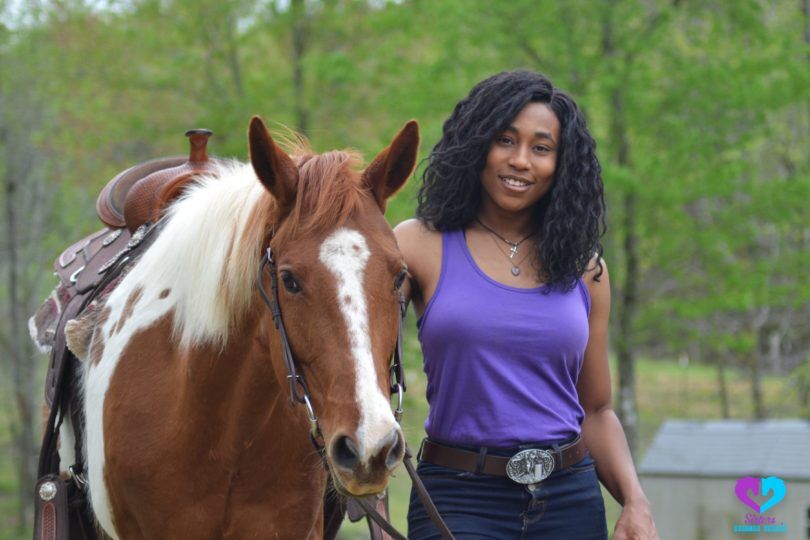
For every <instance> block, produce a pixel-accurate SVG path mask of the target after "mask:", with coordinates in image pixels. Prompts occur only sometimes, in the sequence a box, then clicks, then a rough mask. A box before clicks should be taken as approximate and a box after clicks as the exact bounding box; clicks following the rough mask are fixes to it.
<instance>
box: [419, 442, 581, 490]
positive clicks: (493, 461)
mask: <svg viewBox="0 0 810 540" xmlns="http://www.w3.org/2000/svg"><path fill="white" fill-rule="evenodd" d="M587 453H588V449H587V448H586V447H585V441H583V440H582V437H577V438H576V440H574V441H573V442H571V443H569V444H567V445H565V446H560V447H557V448H554V447H552V448H549V449H540V448H529V449H526V450H521V451H519V452H516V453H515V454H514V455H512V456H498V455H494V454H490V453H488V452H487V449H486V448H481V450H480V451H479V452H474V451H471V450H465V449H463V448H456V447H453V446H446V445H444V444H440V443H437V442H435V441H431V440H430V439H425V440H424V441H422V448H421V449H420V451H419V456H418V457H419V459H420V460H422V461H426V462H428V463H433V464H434V465H440V466H442V467H449V468H451V469H459V470H462V471H467V472H472V473H476V474H489V475H492V476H508V477H509V478H511V479H512V480H514V481H515V482H518V483H520V484H532V483H537V482H540V481H542V480H543V479H545V478H546V477H548V475H550V474H551V473H553V472H556V471H559V470H561V469H565V468H566V467H570V466H572V465H575V464H576V463H579V462H580V461H581V460H582V458H584V457H585V455H586V454H587Z"/></svg>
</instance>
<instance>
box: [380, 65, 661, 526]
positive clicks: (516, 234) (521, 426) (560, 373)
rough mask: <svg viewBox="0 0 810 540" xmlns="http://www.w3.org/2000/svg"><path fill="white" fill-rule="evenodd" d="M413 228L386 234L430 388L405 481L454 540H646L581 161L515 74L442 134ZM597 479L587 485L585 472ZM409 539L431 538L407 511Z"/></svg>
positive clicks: (470, 102) (588, 171) (549, 93)
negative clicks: (618, 508) (608, 499)
mask: <svg viewBox="0 0 810 540" xmlns="http://www.w3.org/2000/svg"><path fill="white" fill-rule="evenodd" d="M416 215H417V219H412V220H408V221H405V222H403V223H401V224H400V225H398V226H397V228H396V230H395V233H396V235H397V239H398V242H399V245H400V248H401V250H402V253H403V255H404V257H405V261H406V263H407V265H408V268H409V272H410V280H409V281H408V284H407V286H406V293H407V294H408V297H409V299H410V300H412V301H413V303H414V307H415V310H416V313H417V316H418V317H419V321H418V327H419V338H420V341H421V343H422V349H423V353H424V362H425V364H424V368H425V372H426V374H427V379H428V386H427V398H428V401H429V403H430V414H429V416H428V419H427V421H426V423H425V430H426V432H427V434H428V439H426V441H425V442H424V444H423V446H422V449H421V452H420V462H419V469H418V470H419V472H420V476H421V477H422V479H423V480H424V482H425V484H426V486H427V488H428V490H429V491H430V493H431V496H432V497H433V499H434V502H435V503H436V505H437V507H438V509H439V511H440V513H441V514H442V517H443V518H444V520H445V521H446V522H447V524H448V526H449V527H450V529H451V530H452V531H453V532H454V534H456V535H457V536H458V537H459V538H499V539H504V538H553V539H568V538H571V539H580V538H582V539H585V538H607V529H606V524H605V515H604V502H603V500H602V495H601V491H600V489H599V483H598V481H597V475H598V480H601V482H602V483H603V484H604V485H605V486H606V487H607V489H608V490H609V491H610V493H611V494H612V495H613V497H614V498H615V499H616V500H617V501H618V502H619V503H620V504H622V505H623V507H624V509H623V511H622V514H621V517H620V518H619V520H618V522H617V524H616V529H615V533H614V536H613V538H614V539H627V538H643V539H651V538H657V534H656V532H655V526H654V524H653V521H652V514H651V512H650V506H649V502H648V501H647V499H646V497H645V495H644V493H643V492H642V489H641V486H640V484H639V482H638V478H637V476H636V472H635V469H634V467H633V461H632V459H631V457H630V452H629V450H628V446H627V441H626V439H625V436H624V432H623V431H622V427H621V425H620V423H619V421H618V419H617V417H616V415H615V414H614V412H613V410H612V409H611V395H610V394H611V391H610V373H609V368H608V360H607V326H608V314H609V310H610V285H609V281H608V273H607V267H606V265H605V262H604V260H602V258H601V253H602V246H601V244H600V240H599V239H600V236H601V235H602V234H603V233H604V228H605V227H604V199H603V194H602V179H601V173H600V167H599V162H598V161H597V159H596V155H595V143H594V141H593V139H592V137H591V136H590V134H589V133H588V130H587V128H586V126H585V120H584V117H583V115H582V113H581V111H580V110H579V108H578V107H577V105H576V103H574V101H573V100H572V99H571V98H570V97H569V96H568V95H566V94H565V93H563V92H561V91H560V90H558V89H556V88H554V87H553V86H552V84H551V83H550V82H549V81H548V79H546V78H545V77H544V76H542V75H540V74H537V73H534V72H530V71H512V72H505V73H500V74H497V75H494V76H492V77H490V78H488V79H486V80H484V81H482V82H480V83H479V84H478V85H476V86H475V87H474V88H473V89H472V91H471V92H470V95H469V96H468V97H467V98H465V99H463V100H462V101H460V102H459V103H458V104H457V105H456V108H455V110H454V111H453V113H452V115H451V116H450V118H449V119H448V120H447V121H446V122H445V124H444V130H443V135H442V138H441V140H440V141H439V142H438V144H437V145H436V146H435V147H434V149H433V151H432V153H431V155H430V157H429V159H428V166H427V168H426V170H425V172H424V176H423V185H422V186H421V188H420V191H419V204H418V208H417V212H416ZM594 467H595V468H594ZM408 525H409V538H412V539H422V538H439V535H438V532H437V530H436V528H435V527H434V526H433V524H432V522H431V521H430V520H429V518H428V517H427V514H426V512H425V510H424V508H423V507H422V505H421V504H420V502H419V500H418V498H417V497H416V496H415V494H413V493H412V495H411V507H410V511H409V514H408Z"/></svg>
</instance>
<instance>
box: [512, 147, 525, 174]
mask: <svg viewBox="0 0 810 540" xmlns="http://www.w3.org/2000/svg"><path fill="white" fill-rule="evenodd" d="M509 165H511V166H512V167H514V168H515V169H516V170H519V171H522V170H526V169H528V168H529V154H528V149H526V148H522V147H516V148H515V149H514V151H513V152H512V154H511V155H510V156H509Z"/></svg>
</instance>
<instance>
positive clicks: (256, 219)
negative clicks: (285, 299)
mask: <svg viewBox="0 0 810 540" xmlns="http://www.w3.org/2000/svg"><path fill="white" fill-rule="evenodd" d="M292 157H293V159H294V161H295V162H296V164H297V165H298V171H299V180H298V191H297V197H296V202H295V205H294V207H293V209H292V210H291V211H290V213H289V214H288V216H287V217H286V218H285V225H284V236H285V237H286V236H289V235H296V236H299V235H307V234H313V233H317V232H318V231H321V230H326V229H332V228H335V227H337V226H339V225H340V224H342V223H343V222H345V221H346V219H347V218H348V217H349V216H350V215H351V214H352V213H354V212H355V211H356V210H357V209H358V208H359V206H360V203H361V200H362V199H363V197H364V196H365V195H364V189H363V188H362V186H361V182H360V174H359V173H358V172H357V170H356V166H357V164H358V163H359V162H360V158H359V156H358V154H356V153H354V152H349V151H333V152H327V153H325V154H320V155H318V154H313V153H312V151H311V150H309V149H308V148H307V147H306V146H304V145H300V146H299V147H298V148H296V149H295V151H294V152H293V155H292ZM278 213H279V212H278V209H277V205H276V201H275V199H274V198H273V197H272V196H271V195H270V193H269V192H268V191H267V189H266V188H265V187H264V186H263V185H262V184H261V182H259V180H258V179H257V178H256V174H255V172H254V171H253V168H252V166H251V165H250V164H244V163H239V162H236V161H222V160H220V161H219V162H218V163H217V164H216V168H215V170H214V171H213V172H212V173H211V174H209V175H205V176H201V177H198V178H195V179H194V180H193V181H191V182H190V183H189V185H188V186H187V187H186V188H185V191H184V194H183V195H182V196H181V197H180V198H179V199H177V201H176V202H174V203H172V204H171V206H170V207H169V209H168V210H167V214H166V217H165V218H164V219H165V220H166V224H165V226H164V228H163V231H162V232H161V234H160V236H159V237H158V238H157V239H156V240H155V243H154V244H153V245H152V246H151V247H150V248H149V249H148V250H147V252H146V253H145V254H144V255H143V257H142V259H141V261H140V262H139V263H138V274H140V275H141V276H143V279H144V280H148V285H149V286H150V287H153V286H154V287H155V288H159V290H166V289H169V290H170V291H171V296H170V299H171V300H172V301H173V302H174V332H175V335H176V336H177V337H178V338H179V341H180V344H181V346H182V347H188V346H191V345H197V344H203V343H206V344H214V345H218V346H220V347H221V346H224V345H225V343H226V342H227V340H228V336H229V334H230V333H231V332H232V331H233V330H234V328H236V327H237V325H238V324H239V323H240V322H241V321H243V320H244V317H245V315H246V314H247V313H248V310H249V309H250V307H251V304H252V301H253V299H254V297H255V295H254V292H253V288H254V283H255V279H256V272H257V270H258V267H259V261H260V260H261V257H262V256H263V251H262V250H263V247H264V246H265V245H266V243H267V241H268V239H269V236H270V234H271V231H274V230H275V229H276V228H277V227H278V225H279V223H278V220H279V216H278Z"/></svg>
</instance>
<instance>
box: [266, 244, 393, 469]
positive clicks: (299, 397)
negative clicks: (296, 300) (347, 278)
mask: <svg viewBox="0 0 810 540" xmlns="http://www.w3.org/2000/svg"><path fill="white" fill-rule="evenodd" d="M268 267H269V274H270V295H269V296H268V294H267V291H265V290H264V285H262V276H263V275H264V272H265V269H267V268H268ZM256 285H257V286H258V288H259V294H261V296H262V299H263V300H264V303H265V304H267V306H268V307H269V308H270V311H271V312H272V314H273V322H274V323H275V325H276V329H277V330H278V333H279V338H280V341H281V353H282V356H283V357H284V365H285V366H286V368H287V381H288V382H289V385H290V403H294V402H296V401H297V402H298V403H302V404H303V405H304V406H305V407H306V411H307V418H309V427H310V432H309V435H310V438H311V439H312V444H313V445H315V449H316V450H318V452H319V453H320V454H321V455H323V452H324V445H323V434H322V433H321V428H320V426H319V425H318V417H317V415H316V414H315V409H314V408H313V406H312V399H311V397H310V394H309V387H308V386H307V382H306V379H305V378H304V374H303V373H301V371H300V369H298V362H296V360H295V357H294V356H293V353H292V349H290V342H289V339H288V338H287V330H286V329H285V328H284V319H283V318H282V316H281V305H279V303H278V272H277V271H276V261H275V259H274V257H273V248H271V247H268V248H267V251H265V254H264V257H262V260H261V262H260V263H259V273H258V275H257V276H256ZM405 312H406V305H405V297H404V295H403V294H402V292H401V291H400V292H399V317H398V319H399V328H398V330H397V345H396V348H395V349H394V353H393V356H392V358H391V367H390V371H389V379H388V381H389V386H390V392H391V394H394V393H396V394H397V408H396V409H394V418H395V419H396V421H397V423H399V421H400V420H401V418H402V412H403V409H402V404H403V397H404V393H405V389H406V387H405V368H404V366H403V364H402V334H403V326H404V320H405Z"/></svg>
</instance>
